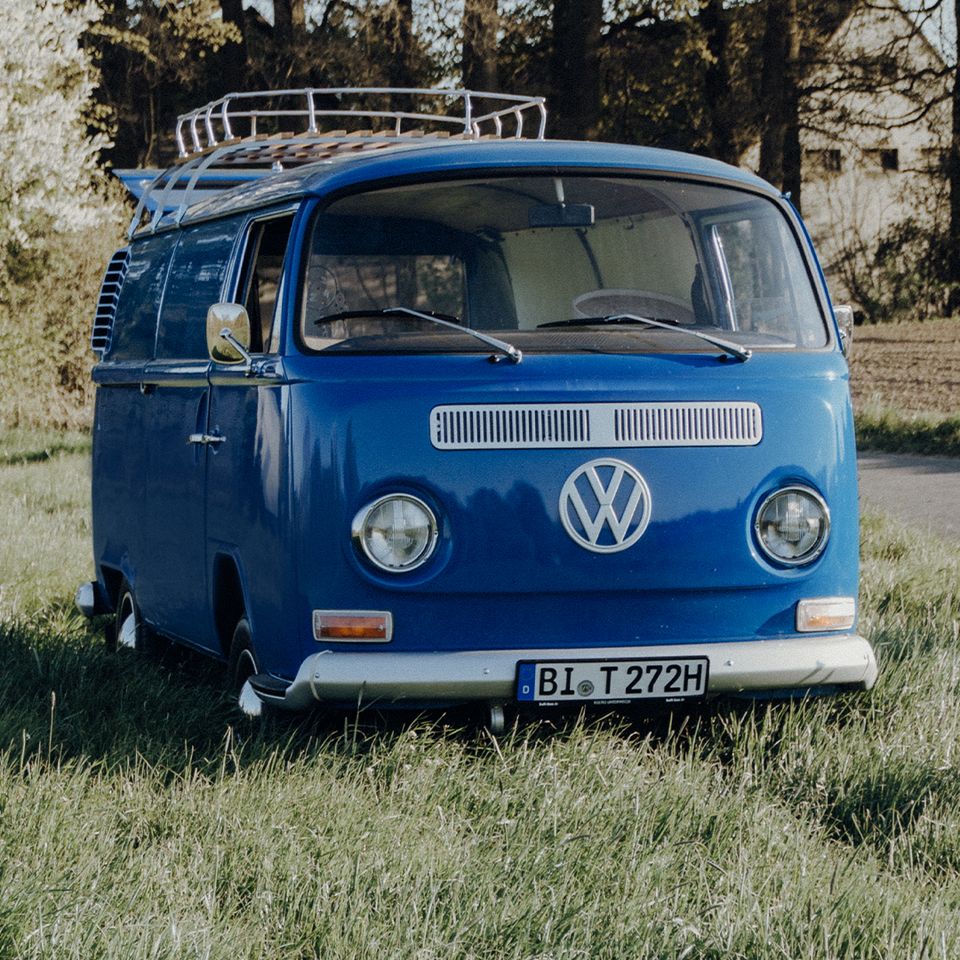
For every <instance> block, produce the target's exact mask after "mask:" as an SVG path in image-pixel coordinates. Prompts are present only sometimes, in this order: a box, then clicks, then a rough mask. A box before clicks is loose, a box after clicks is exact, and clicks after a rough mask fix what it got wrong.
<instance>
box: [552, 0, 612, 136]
mask: <svg viewBox="0 0 960 960" xmlns="http://www.w3.org/2000/svg"><path fill="white" fill-rule="evenodd" d="M602 25H603V0H554V3H553V64H552V68H553V69H552V84H551V86H552V95H551V99H550V106H551V108H552V111H553V118H552V122H551V127H552V128H553V130H554V132H555V135H556V136H557V137H560V138H572V139H581V138H586V139H589V138H591V137H596V136H597V134H598V128H599V121H600V55H599V51H600V28H601V27H602Z"/></svg>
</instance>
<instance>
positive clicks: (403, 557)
mask: <svg viewBox="0 0 960 960" xmlns="http://www.w3.org/2000/svg"><path fill="white" fill-rule="evenodd" d="M350 532H351V536H352V538H353V543H354V547H355V548H356V550H357V552H358V553H359V554H360V555H361V556H362V557H364V558H366V560H367V561H369V563H371V564H372V565H373V566H374V567H376V568H377V569H378V570H383V571H385V572H386V573H407V572H408V571H410V570H416V569H417V567H421V566H423V564H425V563H426V562H427V561H428V560H429V559H430V557H431V556H432V555H433V553H434V550H435V549H436V546H437V541H438V539H439V536H440V529H439V525H438V523H437V517H436V514H435V513H434V512H433V510H431V509H430V507H429V506H428V505H427V504H426V503H424V501H423V500H421V499H420V498H419V497H415V496H413V495H411V494H409V493H389V494H386V495H385V496H382V497H379V498H378V499H376V500H374V501H373V502H372V503H368V504H367V505H366V506H365V507H363V508H362V509H361V510H359V511H358V512H357V514H356V516H355V517H354V518H353V523H352V524H351V527H350Z"/></svg>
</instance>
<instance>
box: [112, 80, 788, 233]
mask: <svg viewBox="0 0 960 960" xmlns="http://www.w3.org/2000/svg"><path fill="white" fill-rule="evenodd" d="M546 120H547V110H546V103H545V101H544V99H543V98H542V97H531V96H526V95H518V94H509V93H488V92H479V91H474V90H459V89H453V88H422V89H421V88H390V87H380V88H370V87H366V88H364V87H337V88H322V89H321V88H304V89H295V90H261V91H250V92H245V93H229V94H227V95H226V96H224V97H221V98H220V99H219V100H214V101H212V102H210V103H207V104H204V105H203V106H202V107H198V108H197V109H195V110H192V111H190V112H188V113H186V114H183V115H182V116H180V117H179V118H178V119H177V128H176V140H177V144H178V147H179V151H180V157H179V160H178V162H177V163H175V164H174V165H173V166H171V167H168V168H167V169H166V170H117V171H115V172H116V175H117V176H118V177H119V178H120V179H121V180H122V181H123V183H124V185H125V186H126V187H127V189H128V190H129V191H130V192H131V193H132V194H133V195H134V197H135V198H136V199H137V201H138V205H137V210H136V213H135V214H134V216H133V220H132V222H131V224H130V236H131V237H132V236H134V235H135V234H138V233H143V232H150V233H155V232H157V231H158V230H164V229H172V228H175V227H177V226H179V225H181V224H187V223H191V222H195V221H198V220H205V219H210V218H214V217H221V216H227V215H229V214H232V213H235V212H239V211H242V210H251V209H253V210H255V209H260V208H263V207H266V206H271V205H273V204H276V203H280V202H283V201H287V200H293V199H296V198H298V197H302V196H307V195H314V196H317V195H324V194H328V193H330V192H332V191H335V190H340V189H344V188H349V187H350V186H352V185H356V184H362V183H373V182H375V181H378V180H391V179H396V178H401V179H404V178H409V177H436V176H443V175H451V174H452V175H456V174H457V173H458V172H462V171H468V170H476V171H480V170H488V171H490V170H501V171H513V172H519V171H520V170H526V171H533V170H538V169H539V170H569V169H573V168H577V169H581V170H597V171H602V170H608V171H631V172H648V173H657V174H666V175H675V176H686V177H695V178H699V179H709V180H713V181H721V182H724V183H728V184H735V185H739V186H741V187H746V188H749V189H752V190H759V191H762V192H764V193H769V192H771V191H772V188H771V187H770V186H769V185H768V184H765V183H764V182H763V181H762V180H759V179H758V178H757V177H755V176H753V175H752V174H749V173H746V172H744V171H742V170H738V169H736V168H735V167H730V166H727V165H726V164H722V163H719V162H717V161H715V160H709V159H707V158H704V157H697V156H694V155H692V154H686V153H676V152H673V151H669V150H660V149H655V148H650V147H634V146H625V145H618V144H605V143H586V142H572V141H557V140H546V139H545V135H546ZM330 125H337V126H339V127H340V128H341V129H337V130H331V129H328V127H329V126H330Z"/></svg>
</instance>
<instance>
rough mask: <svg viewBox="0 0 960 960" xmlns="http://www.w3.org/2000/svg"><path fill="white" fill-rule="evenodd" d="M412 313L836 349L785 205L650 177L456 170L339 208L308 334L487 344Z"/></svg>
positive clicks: (692, 344)
mask: <svg viewBox="0 0 960 960" xmlns="http://www.w3.org/2000/svg"><path fill="white" fill-rule="evenodd" d="M396 307H404V308H407V310H408V311H410V310H414V311H420V312H427V313H431V314H437V315H438V316H441V317H444V318H446V319H447V320H453V321H455V322H456V323H458V324H462V325H463V326H466V327H470V328H472V329H474V330H481V331H484V332H487V333H490V334H493V335H495V336H500V337H503V335H504V334H506V339H508V340H509V342H510V343H511V344H517V345H518V346H522V349H523V350H525V351H533V352H537V351H545V352H556V351H570V352H576V351H579V350H585V351H591V352H596V351H610V352H630V351H642V352H649V351H654V352H661V351H671V352H703V351H710V350H712V349H715V348H713V347H711V346H710V344H709V343H705V342H703V341H701V340H698V339H696V338H693V337H689V336H680V330H674V329H670V328H688V330H698V331H701V332H703V333H708V334H714V335H720V336H722V337H723V338H725V339H726V340H728V341H731V342H733V343H736V344H742V345H743V346H745V347H749V348H753V349H756V348H759V349H763V348H775V349H785V348H791V347H794V348H815V347H821V346H824V345H825V344H826V343H827V331H826V326H825V324H824V320H823V316H822V314H821V311H820V307H819V305H818V302H817V297H816V295H815V293H814V290H813V287H812V283H811V279H810V276H809V273H808V271H807V268H806V266H805V263H804V259H803V256H802V254H801V251H800V248H799V245H798V241H797V238H796V236H795V234H794V233H793V231H792V230H791V228H790V226H789V224H788V222H787V220H786V218H785V217H784V215H783V214H782V212H781V211H780V210H779V209H778V207H777V206H776V205H775V204H774V203H773V202H772V201H770V200H768V199H765V198H763V197H757V196H754V195H752V194H748V193H744V192H741V191H738V190H733V189H728V188H723V187H715V186H709V185H704V184H698V183H684V182H680V181H670V180H656V179H650V178H625V177H592V176H571V175H565V176H563V177H562V178H560V177H551V176H526V177H502V178H489V179H474V180H457V181H444V182H438V183H425V184H416V185H412V186H403V187H392V188H388V189H382V190H374V191H369V192H367V193H361V194H355V195H352V196H349V197H345V198H343V199H341V200H338V201H336V202H334V203H332V204H331V205H330V206H328V207H327V208H326V209H325V210H324V211H323V212H321V213H320V214H319V215H318V216H317V218H316V220H315V222H314V226H313V233H312V236H311V239H310V244H309V253H308V260H307V267H306V284H305V288H304V295H303V304H302V316H301V336H302V339H303V342H304V344H305V345H306V346H307V348H308V349H311V350H318V351H320V350H333V351H342V350H350V351H367V352H392V351H415V352H435V351H464V352H466V351H472V352H475V351H477V350H482V349H484V347H483V344H482V343H478V342H477V341H476V340H475V339H473V338H471V337H468V336H465V335H464V334H462V333H461V332H459V331H458V330H457V329H455V328H451V327H449V326H443V325H438V324H435V323H433V324H432V323H430V322H429V320H428V318H425V317H420V318H417V317H416V316H413V315H411V314H409V313H406V314H404V313H387V312H386V311H390V310H393V309H394V308H396ZM624 315H630V316H633V317H640V318H648V319H651V320H657V321H660V322H661V324H665V325H666V327H667V329H664V327H663V326H662V325H661V326H660V327H650V326H645V325H641V324H637V323H635V322H634V323H630V322H628V321H627V320H626V319H625V317H624Z"/></svg>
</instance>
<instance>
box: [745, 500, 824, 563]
mask: <svg viewBox="0 0 960 960" xmlns="http://www.w3.org/2000/svg"><path fill="white" fill-rule="evenodd" d="M755 526H756V531H757V540H758V541H759V543H760V546H761V547H762V548H763V551H764V553H766V554H767V556H769V557H770V558H771V559H773V560H776V561H777V563H786V564H790V565H797V564H801V563H810V562H811V561H812V560H815V559H816V558H817V557H819V556H820V554H821V553H822V552H823V548H824V547H825V546H826V545H827V536H828V534H829V533H830V511H829V510H827V505H826V503H824V501H823V498H822V497H821V496H820V495H819V494H818V493H816V492H815V491H813V490H811V489H810V488H809V487H784V489H783V490H778V491H777V492H776V493H773V494H771V495H770V496H769V497H767V499H766V500H764V501H763V503H762V504H761V505H760V509H759V510H758V511H757V520H756V524H755Z"/></svg>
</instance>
